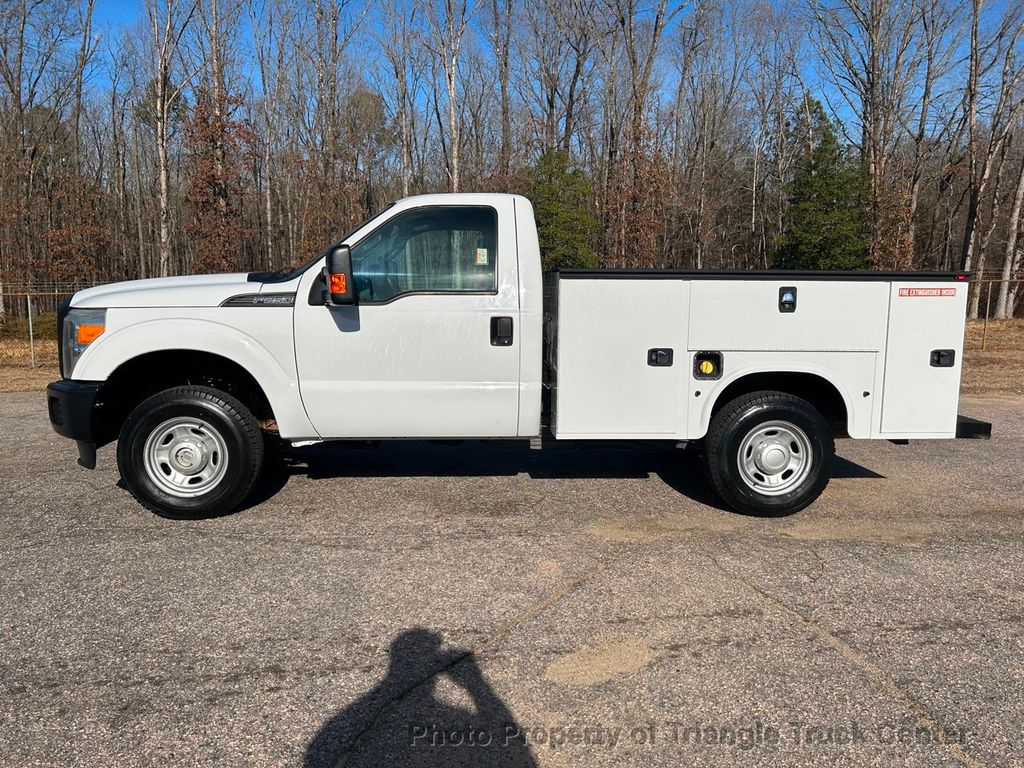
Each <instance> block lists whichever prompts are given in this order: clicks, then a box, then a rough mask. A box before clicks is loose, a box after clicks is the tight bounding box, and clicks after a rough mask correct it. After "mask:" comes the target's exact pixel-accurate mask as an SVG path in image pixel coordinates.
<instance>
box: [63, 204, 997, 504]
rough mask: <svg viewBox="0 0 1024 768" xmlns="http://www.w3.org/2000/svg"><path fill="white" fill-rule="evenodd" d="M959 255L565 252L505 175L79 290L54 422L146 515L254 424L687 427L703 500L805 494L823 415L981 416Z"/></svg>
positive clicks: (951, 423)
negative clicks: (210, 266) (966, 389)
mask: <svg viewBox="0 0 1024 768" xmlns="http://www.w3.org/2000/svg"><path fill="white" fill-rule="evenodd" d="M966 277H967V276H966V275H964V274H961V273H881V272H879V273H874V272H872V273H864V272H859V273H855V272H827V273H826V272H820V273H819V272H768V271H766V272H740V271H730V272H711V271H689V272H683V271H644V270H612V269H608V270H563V271H560V272H554V273H549V274H547V275H544V274H542V271H541V256H540V250H539V247H538V241H537V230H536V227H535V224H534V218H533V209H532V207H531V205H530V203H529V201H528V200H526V199H525V198H523V197H520V196H517V195H504V194H448V195H427V196H421V197H412V198H408V199H405V200H401V201H399V202H397V203H394V204H392V205H391V206H389V207H388V208H386V209H385V210H384V211H382V212H381V213H379V214H378V215H376V216H374V217H373V218H371V219H370V220H369V221H367V222H366V223H364V224H363V225H361V226H360V227H359V228H358V229H356V230H355V231H354V232H352V233H351V234H349V235H347V236H346V237H344V238H343V239H342V240H341V242H340V243H338V244H337V245H334V246H331V247H330V248H329V249H328V250H327V251H325V252H324V253H322V254H320V255H319V256H317V257H316V258H315V259H313V260H312V261H310V262H309V263H308V264H306V265H305V266H303V267H300V268H299V269H296V270H294V271H289V272H287V273H252V274H227V275H196V276H190V277H174V278H166V279H156V280H138V281H132V282H126V283H118V284H113V285H105V286H100V287H97V288H90V289H88V290H83V291H79V292H78V293H76V294H75V295H74V296H73V297H72V298H71V299H70V300H69V301H67V302H65V304H64V305H62V307H61V310H60V312H59V318H58V331H59V336H60V347H61V374H62V377H63V378H62V379H61V380H59V381H56V382H54V383H53V384H51V385H50V386H49V389H48V407H49V415H50V420H51V422H52V424H53V427H54V429H55V430H56V431H57V432H58V433H59V434H61V435H65V436H67V437H70V438H73V439H74V440H76V441H78V447H79V463H80V464H82V465H83V466H85V467H88V468H93V467H95V464H96V448H97V446H100V445H103V444H105V443H109V442H111V441H113V440H115V439H116V440H117V463H118V468H119V470H120V473H121V477H122V478H123V480H124V483H125V485H126V486H127V487H128V489H129V490H130V491H131V493H132V494H133V495H134V496H135V498H136V499H138V501H139V502H141V503H142V504H143V505H145V506H146V507H148V508H149V509H151V510H153V511H154V512H156V513H157V514H160V515H165V516H169V517H196V516H206V515H214V514H221V513H225V512H228V511H230V510H232V509H233V508H235V507H237V506H238V505H239V504H240V503H241V502H242V501H243V499H244V498H245V497H246V495H247V494H248V493H249V492H250V490H251V489H252V487H253V485H254V483H255V482H256V479H257V476H258V474H259V472H260V468H261V465H262V464H263V461H264V442H265V439H266V437H267V435H270V434H273V435H276V436H278V437H279V438H280V439H282V440H284V441H286V442H288V443H291V444H292V445H296V444H305V443H308V442H310V441H326V440H359V441H377V440H384V439H397V438H423V439H431V438H439V439H446V440H449V439H488V440H492V439H514V440H524V441H525V440H529V441H531V445H532V446H533V447H538V446H543V445H545V444H547V442H548V441H549V440H555V441H572V442H573V443H574V444H576V445H583V444H584V443H589V444H594V443H595V442H597V441H617V442H623V441H629V443H630V444H636V445H640V444H644V445H646V446H648V447H650V446H666V447H682V446H685V445H686V444H687V443H691V444H695V445H697V446H698V447H700V448H701V449H702V452H703V456H704V461H705V466H706V469H707V474H708V477H709V479H710V482H711V484H712V485H713V486H714V489H715V490H716V492H717V493H718V494H719V496H720V497H721V498H722V500H723V501H724V502H725V503H726V504H728V505H729V506H730V507H732V508H733V509H736V510H738V511H741V512H746V513H753V514H782V513H789V512H793V511H796V510H798V509H801V508H803V507H805V506H806V505H808V504H810V503H811V502H812V501H814V500H815V499H816V498H817V497H818V495H819V494H820V493H821V491H822V490H823V488H824V487H825V484H826V483H827V482H828V480H829V477H830V475H831V469H832V463H833V456H834V445H833V437H834V436H840V437H851V438H862V439H863V438H878V439H886V440H893V441H905V440H910V439H924V438H952V437H987V436H988V435H989V434H990V432H991V425H989V424H986V423H984V422H980V421H977V420H973V419H967V418H964V417H958V415H957V403H958V393H959V385H960V365H961V359H962V356H961V352H962V346H963V337H964V315H965V306H966V301H967V282H966Z"/></svg>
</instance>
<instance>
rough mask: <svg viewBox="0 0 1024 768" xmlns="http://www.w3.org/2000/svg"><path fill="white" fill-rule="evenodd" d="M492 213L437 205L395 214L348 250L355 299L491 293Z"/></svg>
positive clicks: (493, 259)
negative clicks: (436, 292) (434, 292)
mask: <svg viewBox="0 0 1024 768" xmlns="http://www.w3.org/2000/svg"><path fill="white" fill-rule="evenodd" d="M497 242H498V220H497V213H496V212H495V210H494V209H493V208H487V207H484V206H447V207H444V206H436V207H429V208H420V209H415V210H412V211H406V212H405V213H400V214H398V215H397V216H395V217H394V218H392V219H390V220H389V221H387V222H386V223H384V224H383V225H381V226H380V227H378V228H377V229H376V230H374V231H373V232H372V233H371V234H369V235H368V236H366V237H365V238H363V239H362V240H360V241H359V242H358V243H356V244H355V245H354V246H353V247H352V271H353V272H354V275H355V281H356V289H357V290H358V291H359V300H360V301H364V302H380V301H388V300H390V299H393V298H395V297H396V296H400V295H402V294H403V293H416V292H424V291H428V292H429V291H442V292H446V293H452V292H463V293H490V292H492V291H494V290H496V288H497V285H496V281H495V276H496V270H495V262H496V261H497V253H496V250H497Z"/></svg>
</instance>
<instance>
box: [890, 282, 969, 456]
mask: <svg viewBox="0 0 1024 768" xmlns="http://www.w3.org/2000/svg"><path fill="white" fill-rule="evenodd" d="M966 311H967V283H966V282H957V283H954V282H948V283H947V282H922V283H913V282H905V283H904V282H900V283H895V282H894V283H892V285H891V287H890V292H889V333H888V342H887V344H886V352H885V378H884V382H883V386H882V420H881V428H880V430H881V434H882V435H883V436H894V437H896V436H899V437H914V436H920V437H953V436H954V435H955V434H956V412H957V404H958V403H959V398H960V368H961V364H962V362H963V345H964V322H965V320H964V317H965V315H966ZM938 350H952V351H953V365H951V366H949V367H938V366H935V365H932V359H931V356H932V352H935V351H938Z"/></svg>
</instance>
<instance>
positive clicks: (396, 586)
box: [0, 394, 1024, 766]
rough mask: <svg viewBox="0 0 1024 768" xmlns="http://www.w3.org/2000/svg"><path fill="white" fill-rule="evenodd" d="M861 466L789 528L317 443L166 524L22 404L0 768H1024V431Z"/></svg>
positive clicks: (645, 494)
mask: <svg viewBox="0 0 1024 768" xmlns="http://www.w3.org/2000/svg"><path fill="white" fill-rule="evenodd" d="M1022 405H1024V400H1022V399H1020V398H1006V399H992V398H989V399H979V398H971V399H965V401H964V402H963V403H962V404H961V410H962V411H963V412H964V413H968V414H970V415H973V416H977V417H981V418H985V419H988V420H991V421H992V422H994V424H995V437H994V438H993V440H991V441H990V442H982V441H939V442H931V443H929V442H917V443H912V444H911V445H909V446H894V445H891V444H889V443H885V442H854V441H843V442H841V443H840V444H839V453H840V455H841V456H842V457H843V460H842V461H840V462H839V465H838V467H837V471H836V477H835V479H834V480H833V481H832V483H831V484H830V486H829V488H828V489H827V491H826V492H825V494H824V496H823V497H822V498H821V499H820V500H819V501H818V502H817V503H816V504H815V505H814V506H812V507H811V508H809V509H807V510H804V511H803V512H800V513H798V514H797V515H794V516H792V517H789V518H784V519H776V520H760V519H754V518H746V517H741V516H738V515H735V514H732V513H730V512H727V511H724V510H722V509H720V508H718V507H717V506H716V505H715V502H714V501H713V499H712V498H711V497H710V495H709V492H708V490H707V488H706V486H705V485H704V482H703V480H702V479H701V477H700V475H699V472H698V471H697V466H696V463H695V461H694V460H693V459H692V458H689V457H686V456H670V455H666V454H663V453H625V452H615V451H605V450H590V451H575V452H572V451H564V452H563V451H554V452H547V451H544V452H534V453H530V452H528V451H520V450H511V449H506V448H502V449H498V448H491V447H485V446H482V445H479V444H468V445H465V446H447V445H428V444H421V443H403V444H394V445H390V446H386V447H384V448H382V449H380V450H377V451H363V450H355V449H307V450H305V451H304V452H301V453H300V456H299V457H300V458H301V460H302V463H299V464H297V465H295V466H293V467H291V468H290V469H289V470H288V471H287V472H286V473H285V472H282V473H278V475H277V476H275V477H272V478H270V479H269V480H268V482H267V483H266V484H265V486H264V487H263V488H262V489H261V493H262V496H263V500H262V501H261V502H260V503H258V504H255V505H254V506H252V507H250V508H249V509H246V510H244V511H242V512H240V513H237V514H235V515H233V516H230V517H225V518H221V519H216V520H207V521H197V522H173V521H166V520H162V519H160V518H157V517H154V516H152V515H150V514H149V513H147V512H145V511H144V510H142V509H141V508H140V507H138V506H137V505H136V504H135V503H133V501H132V499H131V498H130V497H129V496H128V494H127V492H126V491H124V490H122V489H121V488H119V487H117V485H116V482H117V474H116V468H115V466H114V458H113V451H112V450H111V449H110V448H107V449H105V450H103V451H101V452H100V465H99V468H98V469H97V470H96V471H94V472H88V471H86V470H83V469H80V468H78V467H77V466H75V464H74V456H75V450H74V446H73V444H71V443H70V442H68V441H65V440H63V439H61V438H58V437H57V436H56V435H54V434H53V433H52V432H51V431H50V429H49V425H48V424H47V421H46V416H45V407H44V399H43V397H42V395H40V394H10V395H0V435H2V437H0V483H2V487H0V494H2V498H3V501H2V516H3V527H2V532H0V548H2V558H3V559H2V562H3V564H4V573H3V577H2V579H0V604H2V606H3V612H2V626H0V683H2V687H0V691H2V698H0V765H3V766H18V765H61V766H74V765H91V766H114V765H204V766H205V765H240V766H242V765H244V766H250V765H303V764H305V765H307V766H330V765H335V764H336V763H339V762H340V763H343V764H346V765H352V766H363V765H383V766H391V765H445V766H450V765H468V766H477V765H502V766H531V765H543V766H571V765H583V766H618V765H678V764H680V763H683V764H696V765H709V766H717V765H722V764H749V765H751V766H754V765H757V766H762V765H793V766H804V765H810V764H822V763H828V764H833V765H856V766H864V765H902V764H907V765H936V766H938V765H957V764H967V765H1006V766H1020V765H1024V762H1022V761H1024V747H1022V738H1024V734H1022V723H1024V664H1022V650H1024V649H1022V642H1021V638H1022V633H1021V627H1022V614H1024V581H1022V576H1021V574H1022V573H1024V535H1022V534H1024V527H1022V514H1021V513H1022V508H1024V506H1022V501H1021V494H1022V491H1024V417H1022V411H1021V406H1022Z"/></svg>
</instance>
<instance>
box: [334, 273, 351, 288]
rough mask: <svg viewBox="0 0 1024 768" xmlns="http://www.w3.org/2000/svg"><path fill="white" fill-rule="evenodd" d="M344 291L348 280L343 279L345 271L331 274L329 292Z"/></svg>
mask: <svg viewBox="0 0 1024 768" xmlns="http://www.w3.org/2000/svg"><path fill="white" fill-rule="evenodd" d="M346 291H348V280H346V279H345V273H344V272H342V273H341V274H340V275H331V293H345V292H346Z"/></svg>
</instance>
